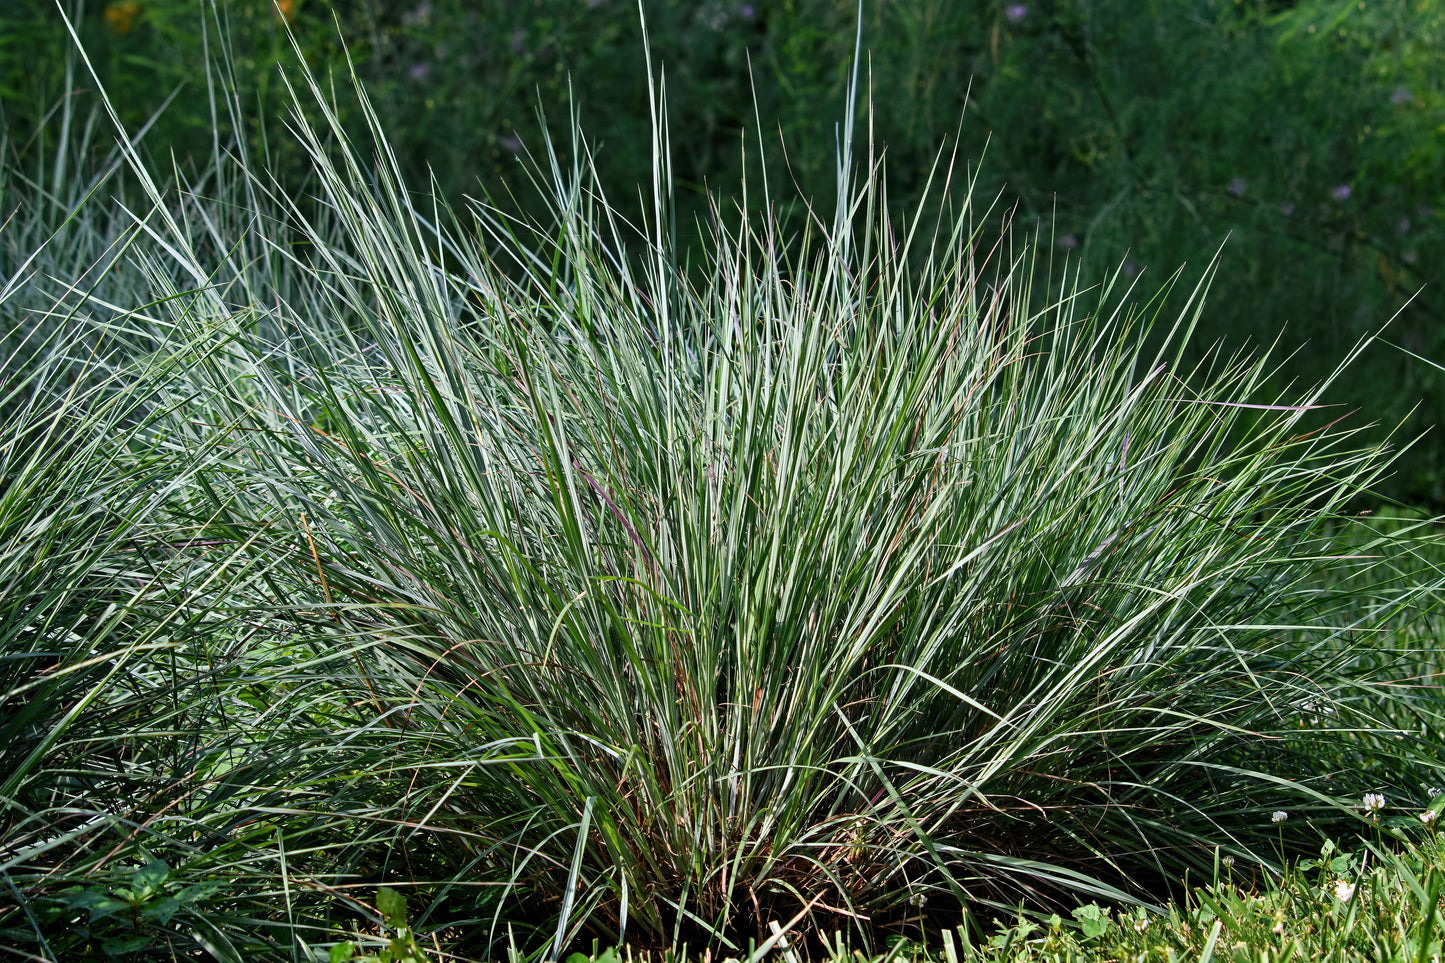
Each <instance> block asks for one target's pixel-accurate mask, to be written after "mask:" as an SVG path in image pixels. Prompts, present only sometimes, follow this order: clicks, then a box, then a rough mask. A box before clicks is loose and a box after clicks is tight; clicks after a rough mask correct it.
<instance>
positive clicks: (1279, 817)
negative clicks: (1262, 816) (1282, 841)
mask: <svg viewBox="0 0 1445 963" xmlns="http://www.w3.org/2000/svg"><path fill="white" fill-rule="evenodd" d="M1288 818H1289V813H1287V812H1285V811H1284V810H1282V809H1279V810H1275V812H1274V815H1272V816H1270V817H1269V821H1270V822H1272V823H1282V822H1284V821H1285V820H1286V819H1288Z"/></svg>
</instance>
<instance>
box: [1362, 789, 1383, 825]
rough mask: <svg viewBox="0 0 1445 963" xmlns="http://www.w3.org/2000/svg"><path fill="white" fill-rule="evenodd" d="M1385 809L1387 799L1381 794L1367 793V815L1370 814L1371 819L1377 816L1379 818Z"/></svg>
mask: <svg viewBox="0 0 1445 963" xmlns="http://www.w3.org/2000/svg"><path fill="white" fill-rule="evenodd" d="M1384 808H1385V797H1384V796H1382V795H1380V794H1379V793H1377V792H1367V793H1365V812H1366V813H1367V814H1369V816H1370V818H1372V819H1373V818H1374V817H1375V816H1378V815H1379V814H1380V810H1382V809H1384Z"/></svg>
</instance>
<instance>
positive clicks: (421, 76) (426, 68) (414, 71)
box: [406, 63, 431, 80]
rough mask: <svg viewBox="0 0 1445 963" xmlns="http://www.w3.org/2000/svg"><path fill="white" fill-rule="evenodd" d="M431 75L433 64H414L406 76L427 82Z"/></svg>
mask: <svg viewBox="0 0 1445 963" xmlns="http://www.w3.org/2000/svg"><path fill="white" fill-rule="evenodd" d="M429 73H431V64H427V63H421V64H412V65H411V69H410V70H408V71H407V72H406V75H407V76H408V77H410V78H411V79H412V80H426V77H427V74H429Z"/></svg>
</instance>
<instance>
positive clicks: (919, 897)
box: [908, 892, 928, 906]
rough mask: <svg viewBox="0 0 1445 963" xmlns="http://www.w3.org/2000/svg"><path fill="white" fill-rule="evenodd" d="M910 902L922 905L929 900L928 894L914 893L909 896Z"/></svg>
mask: <svg viewBox="0 0 1445 963" xmlns="http://www.w3.org/2000/svg"><path fill="white" fill-rule="evenodd" d="M908 902H910V903H912V904H913V905H914V906H922V905H923V904H924V903H926V902H928V894H927V893H922V892H920V893H914V894H913V895H912V896H910V897H909V898H908Z"/></svg>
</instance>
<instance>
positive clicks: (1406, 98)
mask: <svg viewBox="0 0 1445 963" xmlns="http://www.w3.org/2000/svg"><path fill="white" fill-rule="evenodd" d="M1414 99H1415V95H1414V94H1413V93H1411V92H1410V88H1408V87H1396V88H1395V92H1394V93H1393V94H1391V95H1390V103H1392V104H1408V103H1409V102H1410V101H1412V100H1414Z"/></svg>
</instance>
